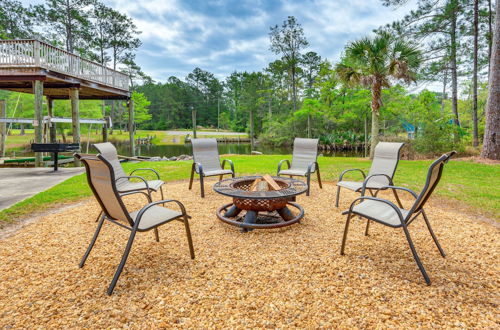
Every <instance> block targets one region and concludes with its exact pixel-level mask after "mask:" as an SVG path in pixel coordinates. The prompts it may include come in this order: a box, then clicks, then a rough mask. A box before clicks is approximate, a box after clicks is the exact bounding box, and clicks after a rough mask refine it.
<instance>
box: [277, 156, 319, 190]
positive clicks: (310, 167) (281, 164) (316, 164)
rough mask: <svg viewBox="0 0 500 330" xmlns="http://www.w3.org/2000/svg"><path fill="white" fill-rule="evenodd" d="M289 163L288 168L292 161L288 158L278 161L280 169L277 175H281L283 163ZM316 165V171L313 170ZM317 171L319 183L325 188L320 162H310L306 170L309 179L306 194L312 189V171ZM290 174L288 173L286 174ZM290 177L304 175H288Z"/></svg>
mask: <svg viewBox="0 0 500 330" xmlns="http://www.w3.org/2000/svg"><path fill="white" fill-rule="evenodd" d="M285 162H286V164H287V165H288V169H290V168H291V166H292V165H291V163H290V161H289V160H288V159H282V160H280V162H279V163H278V170H277V172H276V176H280V171H281V167H282V166H283V163H285ZM313 166H314V171H312V167H313ZM314 172H316V176H317V178H318V185H319V188H320V189H323V185H322V184H321V174H320V171H319V164H318V162H312V163H310V164H309V165H308V166H307V171H306V174H305V175H304V176H305V177H306V179H307V191H306V196H309V192H310V189H311V173H314ZM286 175H288V174H286ZM288 176H289V177H290V178H292V177H294V176H302V175H288Z"/></svg>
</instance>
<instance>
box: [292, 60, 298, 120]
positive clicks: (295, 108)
mask: <svg viewBox="0 0 500 330" xmlns="http://www.w3.org/2000/svg"><path fill="white" fill-rule="evenodd" d="M292 98H293V112H294V113H295V111H297V91H296V83H295V62H294V63H292Z"/></svg>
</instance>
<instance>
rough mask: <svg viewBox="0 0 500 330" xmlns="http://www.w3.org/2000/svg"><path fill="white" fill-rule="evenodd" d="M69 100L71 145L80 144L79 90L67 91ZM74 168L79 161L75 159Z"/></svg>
mask: <svg viewBox="0 0 500 330" xmlns="http://www.w3.org/2000/svg"><path fill="white" fill-rule="evenodd" d="M69 98H70V100H71V119H72V123H71V128H72V132H73V143H78V144H80V108H79V105H80V103H79V100H78V99H79V90H78V88H74V87H73V88H70V89H69ZM75 166H77V167H79V166H80V161H79V160H78V159H76V158H75Z"/></svg>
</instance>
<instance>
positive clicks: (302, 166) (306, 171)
mask: <svg viewBox="0 0 500 330" xmlns="http://www.w3.org/2000/svg"><path fill="white" fill-rule="evenodd" d="M285 162H286V163H287V165H288V168H287V169H281V167H282V166H283V163H285ZM314 172H316V175H317V177H318V184H319V187H320V188H321V189H322V188H323V185H322V184H321V175H320V173H319V165H318V139H303V138H295V141H294V142H293V154H292V163H291V164H290V161H289V160H288V159H283V160H281V161H280V162H279V164H278V171H277V176H281V175H288V176H290V177H292V176H304V177H306V178H307V192H306V195H307V196H309V192H310V184H311V174H312V173H314Z"/></svg>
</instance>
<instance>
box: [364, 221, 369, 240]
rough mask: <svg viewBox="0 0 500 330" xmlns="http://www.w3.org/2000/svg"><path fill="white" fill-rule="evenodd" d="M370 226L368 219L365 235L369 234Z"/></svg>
mask: <svg viewBox="0 0 500 330" xmlns="http://www.w3.org/2000/svg"><path fill="white" fill-rule="evenodd" d="M369 228H370V220H368V219H367V220H366V228H365V236H368V229H369Z"/></svg>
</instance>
